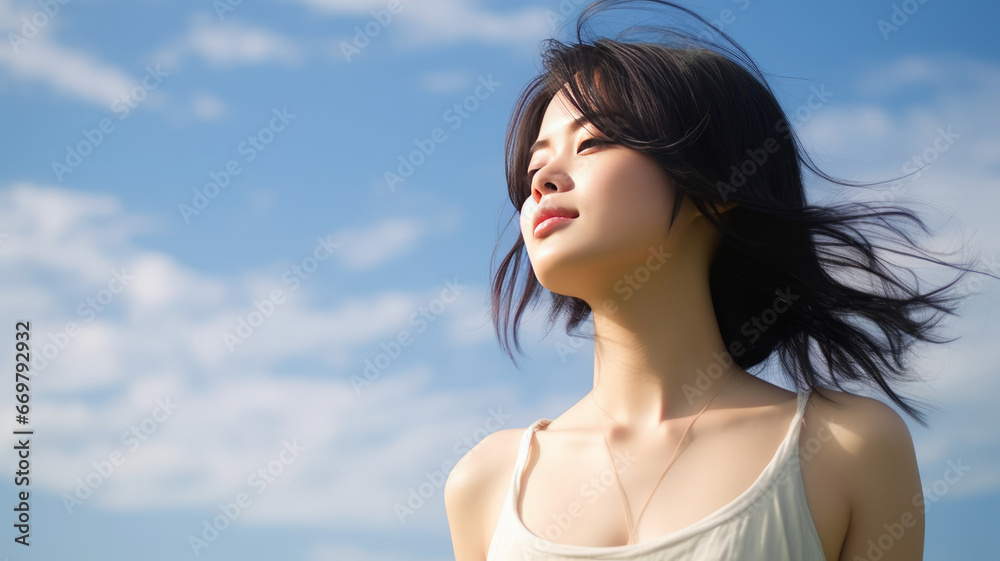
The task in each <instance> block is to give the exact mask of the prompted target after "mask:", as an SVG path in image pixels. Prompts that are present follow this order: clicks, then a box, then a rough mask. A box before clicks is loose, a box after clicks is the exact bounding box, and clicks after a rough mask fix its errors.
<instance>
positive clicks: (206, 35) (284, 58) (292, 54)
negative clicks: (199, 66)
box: [156, 11, 304, 67]
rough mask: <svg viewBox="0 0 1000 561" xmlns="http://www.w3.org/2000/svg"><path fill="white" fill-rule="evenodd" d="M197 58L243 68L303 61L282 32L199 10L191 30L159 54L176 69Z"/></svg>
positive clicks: (301, 56)
mask: <svg viewBox="0 0 1000 561" xmlns="http://www.w3.org/2000/svg"><path fill="white" fill-rule="evenodd" d="M188 56H195V57H198V58H200V59H201V60H204V61H205V62H207V63H208V64H210V65H212V66H215V67H230V66H239V65H258V64H281V65H296V64H299V63H300V62H301V61H302V60H303V58H304V53H303V50H302V48H301V47H300V46H299V45H298V44H297V42H296V41H294V40H293V39H290V38H288V37H286V36H284V35H282V34H280V33H277V32H275V31H271V30H268V29H265V28H263V27H258V26H254V25H251V24H248V23H243V22H241V21H239V20H237V19H235V18H227V19H226V20H225V21H223V22H220V21H219V20H218V18H216V17H214V16H213V15H212V14H210V13H208V12H204V11H199V12H197V13H195V14H194V16H192V18H191V22H190V25H189V27H188V29H187V31H185V32H184V34H183V35H181V36H180V37H179V38H177V39H175V40H173V41H171V42H169V43H168V44H167V45H165V46H163V47H161V48H160V49H159V50H158V52H157V55H156V58H157V59H158V60H164V61H166V62H167V64H170V65H172V66H175V65H178V64H181V62H182V61H183V59H184V58H185V57H188Z"/></svg>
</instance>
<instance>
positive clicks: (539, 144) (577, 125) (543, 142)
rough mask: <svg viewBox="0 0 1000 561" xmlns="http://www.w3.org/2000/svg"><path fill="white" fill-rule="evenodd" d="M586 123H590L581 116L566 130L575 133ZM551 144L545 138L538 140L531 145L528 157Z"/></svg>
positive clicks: (567, 126) (571, 122)
mask: <svg viewBox="0 0 1000 561" xmlns="http://www.w3.org/2000/svg"><path fill="white" fill-rule="evenodd" d="M585 123H589V121H588V120H587V118H586V117H584V116H583V115H581V116H579V117H577V118H576V119H573V120H572V121H570V123H569V124H568V125H566V129H567V130H568V131H569V132H573V131H575V130H577V129H579V128H580V127H582V126H583V125H584V124H585ZM549 144H550V142H549V140H548V139H547V138H543V139H541V140H536V141H535V143H534V144H532V145H531V148H529V149H528V157H531V156H532V155H533V154H534V153H535V151H537V150H539V149H541V148H545V147H547V146H548V145H549Z"/></svg>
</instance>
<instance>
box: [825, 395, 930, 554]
mask: <svg viewBox="0 0 1000 561" xmlns="http://www.w3.org/2000/svg"><path fill="white" fill-rule="evenodd" d="M855 401H856V407H854V408H852V409H854V411H852V414H851V415H850V420H849V421H847V423H846V425H847V426H845V427H844V428H845V429H846V430H845V431H844V432H845V433H846V435H847V437H846V438H845V439H844V440H843V445H844V451H845V453H846V455H847V457H846V458H845V466H844V467H845V470H846V473H845V475H847V476H848V477H847V478H846V481H848V482H849V484H848V485H849V489H848V493H849V497H850V512H851V519H850V522H849V524H848V528H847V535H846V536H845V538H844V544H843V547H842V549H841V553H840V560H841V561H853V560H854V559H858V558H860V559H879V560H880V561H920V560H921V559H923V550H924V509H923V500H922V490H921V487H920V473H919V471H918V468H917V458H916V454H915V453H914V449H913V439H912V437H911V436H910V431H909V429H908V428H907V426H906V423H905V422H903V419H902V418H901V417H900V416H899V414H898V413H896V411H895V410H893V409H892V408H891V407H889V406H888V405H886V404H884V403H882V402H880V401H878V400H875V399H871V398H866V397H857V398H856V399H855Z"/></svg>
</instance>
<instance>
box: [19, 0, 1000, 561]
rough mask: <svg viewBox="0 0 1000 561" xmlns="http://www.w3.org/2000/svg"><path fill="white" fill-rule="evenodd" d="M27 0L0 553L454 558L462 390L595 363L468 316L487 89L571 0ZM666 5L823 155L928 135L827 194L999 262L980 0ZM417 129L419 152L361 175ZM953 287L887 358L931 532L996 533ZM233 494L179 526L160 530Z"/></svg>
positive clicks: (986, 544)
mask: <svg viewBox="0 0 1000 561" xmlns="http://www.w3.org/2000/svg"><path fill="white" fill-rule="evenodd" d="M43 4H44V3H43V2H37V3H36V2H29V1H14V0H0V30H2V31H3V35H4V38H5V43H6V44H4V45H2V46H0V119H2V128H3V130H4V131H5V133H6V134H3V135H0V152H2V154H3V165H2V166H0V264H2V267H0V279H2V283H3V285H2V286H3V290H2V291H0V317H3V318H4V321H3V326H2V328H0V333H2V337H3V338H4V340H5V341H7V342H8V343H4V344H2V345H0V348H2V349H3V350H2V351H0V355H2V360H3V364H5V365H12V364H14V360H15V359H14V356H13V351H12V349H13V344H12V342H13V341H14V340H15V339H14V338H15V326H14V323H15V320H30V322H31V332H32V337H33V340H34V341H36V342H38V345H39V346H40V347H44V345H46V344H49V345H50V353H49V354H50V355H51V356H50V357H48V359H46V361H45V362H44V364H42V363H39V364H36V365H34V366H35V368H33V370H32V372H33V374H32V380H33V382H32V385H31V402H30V403H31V405H32V408H31V412H30V427H31V428H33V429H34V430H35V431H36V435H35V436H33V437H32V449H31V462H32V463H31V470H32V478H31V485H30V493H31V502H30V505H31V511H30V512H31V536H30V540H31V542H32V545H31V546H30V548H23V547H22V546H19V545H16V544H14V542H13V539H14V536H15V533H14V531H13V528H12V526H11V525H12V514H11V510H10V509H11V508H12V507H13V506H14V505H15V493H16V491H17V490H19V489H18V488H17V487H15V485H14V484H13V473H14V472H15V471H16V462H15V456H14V453H13V446H15V445H16V439H15V438H14V436H13V434H12V431H13V430H15V429H16V428H17V426H16V425H15V423H14V417H15V410H14V406H15V401H14V397H13V394H14V387H13V384H12V383H11V382H10V381H7V382H4V384H3V388H2V390H0V424H2V426H3V427H5V428H4V430H2V431H0V449H2V450H3V452H2V453H0V467H2V470H3V472H4V473H5V474H8V475H7V476H5V477H4V478H3V479H2V481H0V504H2V505H3V510H4V511H5V512H7V513H8V514H7V515H6V516H5V517H4V518H3V519H0V523H2V525H3V527H4V528H6V529H5V530H4V531H3V532H0V555H7V556H9V558H10V559H18V560H19V559H26V560H28V559H63V558H73V559H79V560H90V559H94V560H96V559H101V560H107V559H115V560H117V559H122V560H126V559H128V560H131V559H146V560H167V559H170V560H177V559H189V558H191V559H194V558H204V559H217V560H236V559H258V558H281V559H289V560H300V559H301V560H308V561H321V560H339V559H352V560H353V559H358V560H373V561H374V560H377V561H382V560H389V559H392V560H403V561H424V560H428V561H430V560H443V559H451V558H452V556H451V542H450V536H449V533H448V526H447V521H446V518H445V512H444V507H443V502H442V496H441V489H440V487H439V486H438V485H436V484H435V482H436V481H439V480H440V479H439V474H436V473H435V472H437V471H441V470H442V469H443V468H442V466H443V465H445V464H449V463H454V462H455V461H457V460H458V459H459V458H460V457H461V455H462V452H461V451H462V450H463V449H466V448H463V447H467V445H468V443H470V442H472V443H474V442H476V441H478V440H479V439H481V438H482V437H483V436H484V435H485V434H486V433H487V432H488V431H489V430H491V429H490V427H494V428H495V427H496V423H494V422H493V421H491V420H490V419H494V420H500V424H501V426H502V428H516V427H525V426H527V425H528V424H530V423H531V422H533V421H534V420H536V419H538V418H540V417H548V418H554V417H555V416H556V415H558V414H560V413H561V412H562V411H564V410H565V409H566V408H567V407H569V406H570V405H571V404H573V403H574V402H576V401H577V400H578V399H579V398H580V397H582V396H583V395H584V394H585V393H586V392H587V391H588V390H589V388H590V385H591V383H592V371H593V370H592V356H593V355H592V346H591V345H589V344H584V345H582V346H580V345H579V344H578V343H576V341H575V340H572V339H569V338H567V337H566V336H565V335H564V334H561V333H560V332H559V330H558V329H553V330H552V331H551V332H549V333H546V332H545V327H544V316H543V315H542V314H535V315H534V316H532V317H531V319H530V320H529V321H528V322H527V323H526V325H525V330H524V331H523V335H524V336H523V341H524V342H525V348H526V350H527V352H528V358H527V359H526V360H524V361H523V362H521V365H522V368H523V369H522V370H518V369H517V368H515V367H514V366H513V365H512V364H511V363H510V362H509V360H508V359H507V358H506V357H505V356H504V355H503V354H502V353H501V352H500V350H499V347H498V345H497V343H496V341H495V339H494V336H493V330H492V326H491V325H490V323H489V321H488V315H487V314H488V310H489V300H488V288H489V285H490V277H489V273H490V257H491V254H492V253H493V248H494V245H495V244H496V242H497V238H498V236H499V235H500V232H501V231H502V230H503V229H504V227H505V225H506V223H507V220H508V219H509V218H510V217H511V215H512V213H513V211H514V209H513V208H512V207H511V206H510V204H509V202H508V201H507V200H506V187H505V185H504V175H503V157H504V154H503V140H504V133H505V130H506V124H507V120H508V118H509V115H510V111H511V110H512V106H513V103H514V100H515V99H516V96H517V94H518V93H519V92H520V90H521V88H522V87H523V86H524V84H526V83H527V81H528V80H529V79H530V78H531V77H533V76H534V75H535V74H536V73H537V72H538V70H539V59H538V56H537V55H538V44H539V41H541V40H542V39H544V38H546V37H550V36H553V34H556V33H560V32H561V34H560V35H557V36H558V37H561V38H564V39H568V35H567V32H568V29H563V30H559V29H557V28H555V27H554V26H553V25H552V24H551V22H552V21H554V20H553V18H552V17H551V16H553V15H555V14H558V13H559V11H560V10H561V9H565V11H566V12H567V15H569V16H570V17H572V16H575V15H576V13H578V12H579V10H580V8H581V7H582V5H583V4H584V3H583V2H582V1H573V0H565V1H563V2H557V1H555V0H552V1H532V2H528V1H505V2H500V1H498V0H495V1H481V2H475V1H473V0H421V1H419V2H416V1H412V2H410V1H403V2H402V3H401V6H402V10H401V11H399V12H398V13H396V14H392V15H391V18H383V19H382V23H379V21H378V20H377V19H376V18H375V16H373V15H372V10H384V9H385V8H386V6H387V4H388V2H387V1H385V0H285V1H279V2H242V3H239V4H237V5H235V6H232V8H233V9H232V10H231V11H229V10H227V11H224V12H219V11H217V10H216V9H215V7H214V6H215V5H214V4H213V2H212V1H210V0H199V1H196V2H166V1H165V0H161V1H136V2H115V1H110V0H107V1H105V0H70V1H68V2H66V3H65V4H59V3H58V2H55V4H57V5H58V13H55V14H54V15H53V16H52V17H48V16H40V15H38V14H39V13H44V12H43V8H42V5H43ZM688 5H690V6H691V7H692V8H693V9H695V10H696V11H698V12H699V13H700V14H702V15H704V16H705V17H707V18H709V19H714V20H718V21H719V22H720V23H721V24H722V25H723V26H724V30H725V31H726V32H727V33H730V34H731V35H732V36H733V37H734V38H735V39H736V40H737V41H740V43H741V44H742V45H743V47H744V48H746V49H747V50H748V52H749V53H750V55H751V56H752V57H754V59H755V60H756V61H757V63H758V64H759V65H760V66H761V67H762V69H763V70H764V71H766V72H769V73H772V74H774V75H778V76H777V77H775V78H773V80H772V82H771V83H772V87H773V88H774V89H775V91H776V93H777V94H778V95H779V97H780V101H781V102H782V104H783V105H784V106H785V108H786V110H788V111H789V112H790V113H792V114H795V115H797V116H798V117H797V118H794V120H795V122H796V125H797V126H798V127H799V130H800V132H801V133H802V135H803V137H804V138H805V139H806V141H807V146H808V147H809V149H810V150H812V153H813V155H814V156H815V157H816V159H817V161H818V162H819V163H820V165H822V166H824V169H825V170H826V171H828V172H830V173H832V174H834V175H838V176H840V177H845V178H850V179H859V180H875V179H884V178H887V177H894V176H898V175H902V174H904V173H906V172H908V171H912V169H911V167H910V166H913V165H915V164H930V165H929V166H928V167H927V168H925V170H924V172H923V173H921V174H920V176H919V177H918V178H917V180H916V181H914V182H911V183H905V184H902V183H900V184H893V185H892V186H891V187H884V188H883V189H882V191H880V192H876V193H867V194H866V193H861V192H851V193H849V194H847V195H846V196H851V197H862V196H863V197H877V198H879V199H881V200H886V199H893V200H896V199H898V200H899V201H900V202H904V201H910V200H912V201H916V202H918V203H919V205H920V206H919V207H918V210H920V211H921V212H924V211H926V212H927V214H925V215H924V216H925V217H926V218H927V219H928V222H929V223H931V224H932V225H935V226H936V227H939V232H940V235H939V236H938V238H936V241H935V242H934V246H933V247H937V248H943V249H955V248H957V247H958V244H963V243H964V244H969V245H970V247H978V248H979V250H980V252H981V254H982V256H983V257H984V258H985V265H986V266H987V267H988V268H990V269H991V270H992V272H993V273H994V274H1000V253H998V250H1000V247H998V244H997V240H998V239H1000V236H998V234H1000V231H998V226H997V222H996V221H995V220H991V219H992V218H993V215H994V214H995V212H996V211H995V209H996V208H998V205H1000V192H998V190H997V189H996V186H997V180H998V178H1000V156H998V154H1000V132H998V131H1000V113H998V112H997V111H996V96H997V93H998V91H1000V52H998V51H1000V45H998V44H997V43H996V41H995V38H992V37H994V27H995V22H996V20H997V16H1000V13H998V12H1000V9H998V7H997V6H996V4H994V3H988V2H972V1H965V0H959V1H952V2H948V3H945V2H942V1H941V0H928V1H927V2H924V3H916V2H898V1H897V2H888V1H865V2H862V1H860V0H848V1H842V2H836V3H832V2H827V3H811V2H810V3H805V2H790V1H789V2H766V3H765V2H761V1H759V0H739V1H731V0H715V1H708V0H704V1H702V2H698V3H690V4H688ZM902 7H906V8H907V9H908V10H909V11H910V12H912V13H910V14H908V15H906V21H902V16H900V14H902V13H904V12H902ZM914 7H917V9H916V10H915V11H914V10H913V8H914ZM50 10H51V9H50ZM725 10H730V12H728V13H727V12H725ZM897 11H898V12H899V13H896V16H895V17H896V22H897V24H898V25H896V28H895V29H887V28H886V27H885V26H882V28H881V29H880V25H879V21H880V20H884V21H890V22H891V20H892V18H893V14H894V12H897ZM31 21H35V22H36V23H35V24H33V25H34V29H32V27H31V26H29V25H28V24H27V23H26V22H31ZM365 26H368V27H367V29H369V30H371V33H370V34H371V35H373V36H372V37H370V38H369V39H370V40H369V41H368V43H367V44H365V45H363V46H362V47H360V48H358V49H357V51H356V52H353V53H351V54H350V56H347V55H345V51H344V49H343V47H342V45H343V44H344V43H345V42H353V41H355V37H356V36H357V30H358V29H361V30H364V29H365ZM358 44H360V43H358ZM823 88H825V90H823ZM817 89H819V90H820V91H826V92H829V95H827V96H826V97H827V99H826V100H825V101H823V102H822V103H819V104H818V106H817V104H816V103H815V102H816V98H815V91H817ZM477 96H478V97H477ZM810 96H814V97H813V98H812V101H813V105H812V106H810V105H809V102H810ZM456 106H457V107H456ZM126 108H127V110H126ZM436 130H438V132H435V131H436ZM420 144H423V145H424V146H429V145H433V147H434V150H433V152H431V153H430V154H428V155H426V156H425V157H424V158H423V159H422V161H420V162H419V163H418V164H417V165H415V166H413V169H412V173H411V174H409V176H408V177H407V178H406V179H405V181H403V182H400V183H393V184H390V182H387V180H386V173H387V172H395V171H398V168H399V166H400V159H401V158H407V157H408V156H409V155H410V154H411V152H413V151H414V150H416V149H417V148H418V146H419V145H420ZM428 151H429V150H428ZM846 191H847V190H846V189H841V191H840V192H838V191H836V190H831V189H828V188H824V190H822V191H821V190H818V189H816V190H814V191H811V193H812V195H814V196H815V197H817V198H824V197H840V196H845V193H846ZM855 191H856V190H855ZM185 206H186V207H187V208H185ZM195 211H196V212H195ZM513 227H516V222H515V223H514V224H513ZM512 231H513V230H511V229H508V230H507V233H506V234H504V236H503V237H502V244H501V248H502V249H503V250H504V253H505V252H506V246H507V244H509V243H510V241H512V238H511V232H512ZM514 233H516V231H514ZM965 286H966V287H967V289H968V292H969V294H970V298H969V299H968V300H967V301H966V303H965V305H964V306H963V308H962V317H960V318H956V319H951V320H949V321H948V322H947V324H946V325H947V327H948V328H949V329H951V330H952V331H950V332H949V333H951V334H954V335H961V337H962V338H961V339H960V340H959V341H958V342H956V343H952V344H951V345H948V346H946V347H935V348H922V349H921V354H920V356H919V357H917V359H916V360H915V361H914V362H913V368H915V369H919V370H920V371H921V372H924V373H925V375H926V376H928V377H929V378H931V380H930V381H929V382H928V383H927V384H921V385H915V386H912V387H908V388H905V391H906V392H907V394H908V395H912V396H916V397H920V398H922V399H925V400H930V401H931V402H932V403H934V404H935V405H937V406H938V407H939V408H940V409H941V411H940V412H939V413H934V414H932V415H931V416H930V421H931V427H930V429H924V428H923V427H920V426H919V425H917V424H916V423H913V422H911V423H910V427H911V432H912V434H913V437H914V441H915V445H916V450H917V454H918V459H919V462H920V471H921V477H922V480H923V483H924V486H925V489H927V490H930V492H931V493H933V497H934V499H935V500H936V502H933V503H932V504H933V507H932V508H930V509H929V510H928V524H927V542H926V543H927V546H926V552H927V554H926V559H929V560H945V559H954V558H967V559H985V558H994V557H996V556H997V553H998V549H1000V548H998V547H997V546H996V545H995V536H994V533H995V532H994V531H992V530H994V528H993V527H992V526H991V525H990V524H991V523H990V522H989V520H992V521H993V524H995V520H996V519H997V517H998V516H1000V428H998V427H1000V422H998V421H1000V417H998V413H997V408H996V407H995V405H994V403H993V401H992V400H993V398H994V397H995V396H996V395H997V390H998V389H1000V377H998V376H997V375H996V374H997V366H996V365H997V364H998V363H1000V349H998V347H997V346H996V344H995V341H997V340H998V337H1000V325H998V323H997V321H996V319H995V318H994V317H993V314H994V313H996V311H997V308H996V299H997V296H998V295H1000V291H998V289H997V285H996V282H995V281H992V280H990V279H988V278H987V279H985V280H984V281H983V282H981V283H978V282H970V283H969V284H967V285H965ZM400 335H404V336H405V337H407V338H405V339H404V340H405V341H407V342H408V343H407V344H406V345H400V346H399V347H398V348H394V347H393V342H395V341H398V340H399V337H400ZM574 345H575V346H574ZM567 349H568V350H569V352H568V353H567V352H566V350H567ZM396 350H398V353H397V352H396ZM36 352H37V351H36ZM389 354H391V355H393V356H392V358H391V359H390V358H387V357H388V355H389ZM380 355H382V356H381V358H380ZM36 357H37V355H36ZM41 358H46V357H45V356H44V354H43V355H42V357H41ZM369 364H375V365H378V366H376V368H377V369H378V372H377V376H373V378H374V379H373V380H370V383H367V384H362V385H360V386H359V385H358V384H357V383H356V382H357V381H358V380H359V379H364V378H363V376H364V372H365V370H366V368H368V365H369ZM370 372H374V371H370ZM762 375H764V376H767V375H768V372H764V373H762ZM770 379H771V380H772V381H774V382H775V383H781V384H784V383H785V382H784V381H783V380H782V379H781V378H778V377H776V376H775V377H772V378H770ZM958 461H961V462H962V463H963V465H967V466H969V469H968V471H967V473H964V474H963V476H962V477H961V478H960V479H958V480H957V481H954V479H953V478H950V476H949V478H950V479H952V482H944V478H945V476H946V470H947V469H948V466H949V462H958ZM261 470H263V471H261ZM102 471H103V472H104V473H106V475H102ZM444 471H446V469H444ZM442 473H443V471H442ZM422 484H424V489H430V492H429V496H428V497H427V498H426V499H424V501H423V502H424V504H423V505H420V506H419V507H418V508H415V509H414V512H413V513H412V514H411V515H408V516H406V517H404V518H403V519H402V520H400V517H399V516H398V515H397V509H396V508H395V506H396V505H398V504H404V503H405V502H406V501H407V499H408V497H410V496H411V490H415V489H419V488H420V486H421V485H422ZM926 493H927V491H925V494H926ZM65 497H76V498H77V502H76V503H73V502H69V503H67V500H66V498H65ZM220 504H221V505H223V506H222V507H220ZM227 505H228V506H227ZM234 505H235V506H234ZM240 505H242V506H240ZM237 507H239V513H238V515H235V516H233V517H232V518H233V521H232V522H231V523H230V524H229V525H228V526H227V527H226V528H225V529H224V530H222V531H221V532H219V533H218V535H217V536H216V537H215V538H214V539H212V540H207V541H206V544H205V547H201V548H200V549H199V550H198V552H197V555H196V554H195V551H194V548H193V547H192V545H191V543H190V540H189V536H192V535H195V536H199V537H202V538H203V539H205V538H204V536H203V530H204V525H205V523H206V521H211V520H213V519H214V518H215V517H217V516H219V515H221V514H222V513H224V512H226V511H227V509H228V512H235V511H234V510H233V509H235V508H237ZM71 555H72V557H71Z"/></svg>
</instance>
